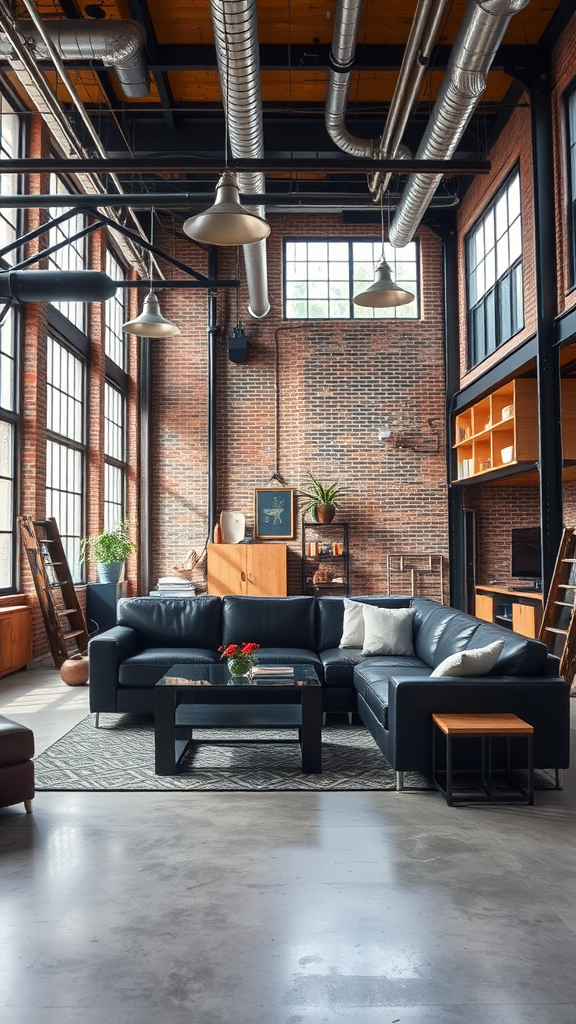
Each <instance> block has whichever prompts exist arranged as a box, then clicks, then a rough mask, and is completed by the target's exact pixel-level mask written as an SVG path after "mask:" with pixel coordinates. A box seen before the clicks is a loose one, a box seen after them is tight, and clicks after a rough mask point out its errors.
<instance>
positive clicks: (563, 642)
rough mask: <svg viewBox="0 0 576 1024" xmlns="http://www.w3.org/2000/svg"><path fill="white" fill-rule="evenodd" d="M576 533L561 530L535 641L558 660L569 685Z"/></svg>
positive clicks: (575, 667) (574, 642)
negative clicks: (556, 555) (560, 537)
mask: <svg viewBox="0 0 576 1024" xmlns="http://www.w3.org/2000/svg"><path fill="white" fill-rule="evenodd" d="M575 602H576V531H574V530H573V529H572V528H571V527H565V528H564V533H563V534H562V540H561V541H560V547H559V549H558V557H557V559H556V565H555V567H554V574H553V576H552V582H551V584H550V590H549V591H548V597H547V599H546V605H545V608H544V615H543V617H542V625H541V626H540V633H539V634H538V639H539V640H542V642H543V643H545V644H546V646H547V648H548V650H549V651H550V653H551V654H555V655H556V656H557V657H558V658H560V676H561V677H562V679H565V680H566V682H567V683H572V680H573V679H574V673H575V671H576V616H575Z"/></svg>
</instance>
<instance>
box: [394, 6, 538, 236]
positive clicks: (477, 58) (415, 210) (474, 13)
mask: <svg viewBox="0 0 576 1024" xmlns="http://www.w3.org/2000/svg"><path fill="white" fill-rule="evenodd" d="M529 2H530V0H471V2H470V3H469V4H468V7H467V8H466V12H465V14H464V20H463V22H462V25H461V28H460V32H459V33H458V38H457V39H456V42H455V43H454V47H453V49H452V53H451V54H450V60H449V61H448V67H447V68H446V74H445V76H444V81H443V82H442V88H441V89H440V92H439V94H438V98H437V100H436V102H435V104H434V109H433V110H432V114H431V115H430V120H429V122H428V125H427V127H426V131H425V132H424V137H423V139H422V142H421V143H420V146H419V148H418V152H417V153H416V159H418V160H449V159H450V157H452V156H453V154H454V151H455V150H456V147H457V145H458V143H459V141H460V139H461V138H462V136H463V134H464V132H465V130H466V126H467V125H468V122H469V121H470V118H471V117H472V114H473V113H474V110H475V109H476V107H477V105H478V103H479V102H480V99H481V98H482V95H483V93H484V90H485V89H486V75H487V73H488V71H489V69H490V66H491V64H492V62H493V60H494V56H495V54H496V50H497V49H498V47H499V46H500V43H501V42H502V38H503V36H504V33H505V31H506V29H507V28H508V25H509V23H510V20H511V18H512V17H513V15H514V14H517V13H518V12H519V11H521V10H523V8H524V7H526V6H527V5H528V3H529ZM441 180H442V175H441V174H436V175H431V174H412V175H410V177H409V178H408V182H407V184H406V188H405V189H404V193H403V195H402V199H401V200H400V204H399V206H398V209H397V211H396V215H395V217H394V220H393V221H392V224H391V227H390V241H391V242H392V245H395V246H397V247H399V248H400V247H402V246H403V245H407V243H408V242H410V241H411V239H412V237H413V235H414V232H415V231H416V228H417V227H418V225H419V223H420V221H421V220H422V217H423V216H424V214H425V213H426V210H427V209H428V206H429V205H430V202H431V200H432V197H433V195H434V193H435V191H436V189H437V188H438V185H439V184H440V182H441Z"/></svg>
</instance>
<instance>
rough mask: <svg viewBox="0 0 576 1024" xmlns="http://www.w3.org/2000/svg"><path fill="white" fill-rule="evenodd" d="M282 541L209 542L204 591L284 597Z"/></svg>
mask: <svg viewBox="0 0 576 1024" xmlns="http://www.w3.org/2000/svg"><path fill="white" fill-rule="evenodd" d="M286 563H287V546H286V544H209V545H208V567H207V576H208V593H209V594H215V595H216V596H217V597H225V595H226V594H246V595H247V596H249V597H286V594H287V570H286Z"/></svg>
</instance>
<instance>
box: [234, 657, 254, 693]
mask: <svg viewBox="0 0 576 1024" xmlns="http://www.w3.org/2000/svg"><path fill="white" fill-rule="evenodd" d="M228 671H229V672H230V679H229V680H228V686H249V685H250V683H251V682H252V665H248V667H246V663H245V662H244V661H240V662H238V661H236V660H235V659H234V658H229V660H228Z"/></svg>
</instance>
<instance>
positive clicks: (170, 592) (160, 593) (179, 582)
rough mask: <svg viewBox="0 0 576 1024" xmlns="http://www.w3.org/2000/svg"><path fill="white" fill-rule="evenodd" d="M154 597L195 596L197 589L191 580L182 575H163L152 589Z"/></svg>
mask: <svg viewBox="0 0 576 1024" xmlns="http://www.w3.org/2000/svg"><path fill="white" fill-rule="evenodd" d="M152 594H153V596H154V597H194V594H195V590H194V587H193V585H192V583H191V582H190V580H183V579H181V578H180V576H161V577H160V579H159V580H158V583H157V584H156V589H155V590H153V591H152Z"/></svg>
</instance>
